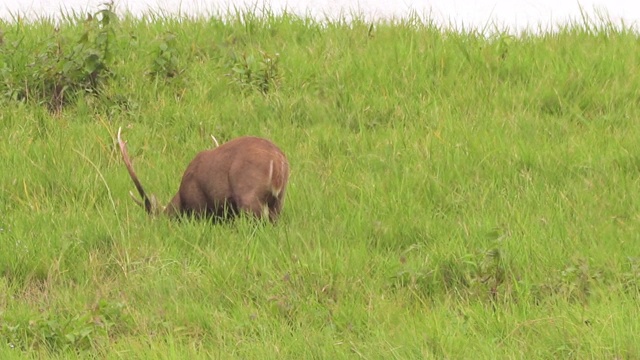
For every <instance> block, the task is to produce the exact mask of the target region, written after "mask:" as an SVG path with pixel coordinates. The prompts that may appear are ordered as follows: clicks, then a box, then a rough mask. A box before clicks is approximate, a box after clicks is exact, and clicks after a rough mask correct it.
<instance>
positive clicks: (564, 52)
mask: <svg viewBox="0 0 640 360" xmlns="http://www.w3.org/2000/svg"><path fill="white" fill-rule="evenodd" d="M0 27H1V28H2V32H3V34H2V43H1V45H0V79H1V81H0V108H1V110H0V133H1V134H2V141H0V169H1V170H0V357H2V358H3V359H4V358H16V359H17V358H24V357H26V356H28V357H33V358H42V357H44V356H48V357H58V358H70V357H76V356H77V357H87V356H89V355H98V356H99V357H100V358H107V359H117V358H124V359H136V358H139V359H154V358H159V359H178V358H243V359H247V358H255V359H268V358H278V359H281V358H291V359H302V358H323V359H324V358H327V359H330V358H366V359H383V358H384V359H389V358H399V359H407V358H452V359H460V358H487V359H492V358H524V357H526V358H554V359H555V358H579V359H583V358H609V359H613V358H617V359H635V358H639V357H640V345H639V343H638V339H637V334H638V332H639V331H640V320H639V319H640V309H639V307H638V297H639V295H640V208H639V207H640V195H639V192H638V188H639V186H640V178H639V176H638V175H639V174H640V147H638V139H639V138H640V126H638V125H639V123H638V118H640V93H639V90H638V89H639V85H640V71H639V69H640V42H638V35H637V34H635V33H633V32H631V31H628V30H625V29H616V28H615V27H613V26H612V25H610V24H607V23H606V22H605V23H600V22H592V21H590V20H588V19H587V20H585V21H584V22H583V23H576V24H573V25H570V26H567V27H565V28H563V29H562V30H560V31H558V32H556V33H553V34H551V33H547V34H537V35H534V34H522V35H520V36H517V37H513V36H509V35H507V34H506V33H505V34H499V33H498V34H496V35H492V36H488V37H487V36H483V35H482V34H480V33H474V32H467V33H455V32H452V31H449V30H446V29H440V28H438V27H437V26H435V25H433V24H429V23H424V22H422V21H420V20H418V19H406V20H399V21H395V22H392V23H376V24H370V23H366V22H363V21H358V20H356V21H354V22H351V23H346V22H341V21H334V22H330V23H320V22H316V21H313V20H310V19H307V18H300V17H296V16H292V15H278V16H275V15H270V14H254V13H251V12H247V13H237V14H235V15H234V16H231V17H230V18H228V19H226V20H224V21H223V20H222V19H221V18H202V19H177V18H170V17H162V16H149V17H147V18H145V19H133V18H127V17H121V18H118V17H117V16H116V15H115V14H114V13H112V12H111V10H110V9H109V8H105V9H103V10H102V11H101V12H98V13H96V14H94V15H93V16H92V17H91V18H86V19H85V18H84V17H83V18H80V17H69V18H67V19H66V20H64V21H63V22H62V23H61V24H59V25H57V26H56V25H54V24H53V23H52V22H51V21H48V20H46V19H40V20H37V21H35V22H24V21H13V22H10V23H0ZM119 127H122V128H123V136H124V137H125V138H126V139H127V140H128V143H129V151H130V153H131V156H132V158H133V160H134V165H135V166H136V169H137V172H138V174H139V176H140V178H141V180H142V181H143V183H144V184H145V186H146V187H147V189H148V190H149V191H151V192H154V193H156V194H157V195H158V197H159V198H160V199H162V200H163V201H168V200H169V199H170V197H171V196H172V195H173V194H174V193H175V192H176V190H177V188H178V185H179V181H180V177H181V174H182V171H183V170H184V168H185V167H186V164H187V163H188V162H189V161H190V160H191V159H192V158H193V156H194V155H195V154H196V153H197V152H198V151H200V150H202V149H205V148H208V147H211V146H212V144H211V139H210V135H211V134H213V135H215V136H216V138H217V139H219V140H221V141H226V140H229V139H231V138H233V137H236V136H240V135H246V134H252V135H258V136H263V137H267V138H270V139H271V140H273V141H274V142H275V143H277V144H278V145H279V146H280V147H281V148H282V149H283V150H284V151H285V152H286V153H287V155H288V157H289V161H290V163H291V167H292V175H291V179H290V185H289V189H288V195H287V196H288V197H287V200H286V204H285V208H284V211H283V214H282V218H281V221H280V222H279V223H278V224H277V225H275V226H271V225H264V226H256V225H255V224H252V223H251V222H250V221H246V220H245V219H240V220H239V221H237V222H235V223H232V224H223V225H211V224H209V223H206V222H201V221H194V220H189V219H186V220H185V221H182V222H173V221H169V220H167V219H164V218H154V219H151V218H148V217H147V215H146V214H145V213H144V211H143V210H142V209H140V208H138V207H137V206H136V205H135V204H134V203H133V202H132V201H131V199H129V196H128V192H129V191H130V190H133V189H134V188H133V184H132V183H131V181H130V179H129V177H128V174H127V172H126V169H125V167H124V165H123V163H122V161H121V159H120V154H119V152H118V149H117V147H116V144H115V140H114V139H115V133H116V131H117V129H118V128H119Z"/></svg>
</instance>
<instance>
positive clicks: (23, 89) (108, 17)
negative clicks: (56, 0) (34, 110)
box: [0, 2, 118, 112]
mask: <svg viewBox="0 0 640 360" xmlns="http://www.w3.org/2000/svg"><path fill="white" fill-rule="evenodd" d="M102 6H103V7H104V8H103V9H101V10H99V11H97V12H96V13H95V14H94V15H93V16H92V15H89V16H88V17H87V18H86V20H84V31H83V32H82V34H81V35H80V37H79V38H78V39H77V40H75V41H69V39H67V38H65V37H64V36H63V35H62V34H61V32H60V29H59V28H55V29H54V33H53V35H52V36H51V37H50V38H49V39H47V41H46V42H45V43H44V45H43V46H42V49H41V50H38V51H37V52H36V53H35V54H33V55H30V54H28V52H29V49H27V48H25V47H23V46H22V41H21V40H18V41H15V42H11V43H10V44H7V45H6V46H3V47H2V50H1V52H0V57H1V58H2V61H1V62H0V64H1V65H2V66H1V68H0V69H1V70H0V76H2V84H3V86H4V89H3V91H2V92H3V94H4V95H5V98H8V99H11V100H20V101H29V100H33V101H35V102H37V103H41V104H46V105H47V106H48V108H49V109H50V110H51V111H53V112H59V111H60V110H61V109H62V108H63V107H64V106H65V105H66V104H67V103H69V102H70V100H71V99H72V98H74V97H75V96H76V95H77V94H79V93H81V92H85V93H89V94H97V93H98V92H99V90H100V86H101V84H102V83H103V82H104V81H105V80H106V79H107V78H108V77H109V75H110V74H111V72H110V64H111V62H112V59H113V54H112V50H111V47H112V43H113V42H114V39H115V35H116V32H115V27H114V24H115V23H116V22H117V20H118V19H117V16H116V14H115V12H114V5H113V3H112V2H109V3H104V4H103V5H102ZM69 44H71V45H69ZM13 57H17V58H20V59H25V60H26V58H29V57H31V59H30V60H28V61H12V60H11V58H13ZM20 67H22V68H20Z"/></svg>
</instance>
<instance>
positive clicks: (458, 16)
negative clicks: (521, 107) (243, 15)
mask: <svg viewBox="0 0 640 360" xmlns="http://www.w3.org/2000/svg"><path fill="white" fill-rule="evenodd" d="M104 1H105V0H0V18H4V19H10V18H11V15H10V14H12V13H13V14H16V13H18V14H22V15H26V16H27V17H33V16H34V15H35V16H36V17H38V16H40V17H42V16H47V17H55V16H57V15H59V14H60V9H66V10H67V11H70V10H71V9H73V10H76V11H78V10H85V11H86V10H87V9H88V10H89V11H91V12H94V11H95V10H97V9H98V6H99V5H100V4H101V3H102V2H104ZM265 3H266V4H270V6H269V7H270V8H271V9H272V10H273V11H275V12H279V11H281V10H282V9H285V8H286V9H288V10H289V11H291V12H295V13H297V14H301V15H305V14H307V15H312V16H314V17H319V18H323V17H324V16H325V15H328V16H329V17H336V16H338V15H340V14H341V13H347V14H348V13H349V11H350V10H356V11H357V12H359V13H362V14H364V15H365V16H366V17H367V18H374V19H375V18H384V17H402V16H406V15H407V14H409V12H410V11H412V10H413V11H416V12H417V13H418V14H419V15H428V14H430V17H431V18H432V19H434V20H435V21H436V22H437V23H439V24H442V25H448V24H455V25H457V26H458V27H459V26H461V25H463V24H464V26H465V27H473V28H483V27H484V26H486V25H487V24H491V23H495V24H497V25H499V26H500V27H501V28H502V27H509V28H511V29H514V30H519V29H522V28H525V27H527V26H529V27H532V28H534V29H535V28H537V26H538V25H541V26H542V27H543V28H544V29H549V27H551V26H552V25H554V24H558V23H562V22H566V21H567V20H568V19H574V20H577V19H580V7H582V9H583V10H584V11H585V12H586V13H588V14H595V13H596V12H601V13H605V14H607V15H608V17H609V19H611V20H612V21H614V22H616V23H619V22H620V21H621V20H622V21H624V22H625V23H626V24H627V25H630V26H634V27H635V28H636V29H637V28H638V25H639V24H640V1H633V0H599V1H598V0H298V1H296V0H270V1H269V0H116V4H117V7H118V8H119V9H120V10H125V9H126V10H129V11H130V12H132V13H133V14H140V13H143V12H145V11H148V10H150V9H151V10H155V11H158V10H162V11H163V12H166V13H176V12H178V11H181V12H182V13H187V14H210V13H216V12H218V11H219V10H225V9H228V8H230V7H231V8H233V7H234V6H236V7H240V8H244V7H247V6H249V7H250V6H252V4H253V6H255V5H256V4H257V6H258V8H260V7H262V5H263V4H265Z"/></svg>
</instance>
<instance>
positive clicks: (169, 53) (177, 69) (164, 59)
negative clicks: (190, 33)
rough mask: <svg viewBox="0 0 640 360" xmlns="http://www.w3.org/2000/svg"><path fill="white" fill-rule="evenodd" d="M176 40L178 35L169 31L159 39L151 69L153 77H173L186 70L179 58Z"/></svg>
mask: <svg viewBox="0 0 640 360" xmlns="http://www.w3.org/2000/svg"><path fill="white" fill-rule="evenodd" d="M176 41H177V40H176V35H175V34H174V33H172V32H167V33H166V34H164V35H163V36H162V37H161V38H160V39H158V46H157V48H156V50H155V54H154V58H153V63H152V64H151V71H150V74H151V75H152V76H153V77H156V78H157V77H164V78H173V77H176V76H178V75H180V74H182V73H183V72H184V70H183V69H181V66H180V61H179V59H178V50H177V49H176Z"/></svg>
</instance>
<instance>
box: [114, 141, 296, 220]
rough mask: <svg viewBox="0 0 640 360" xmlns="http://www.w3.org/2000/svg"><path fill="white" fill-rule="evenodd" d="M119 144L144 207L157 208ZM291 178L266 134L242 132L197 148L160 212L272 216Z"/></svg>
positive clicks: (287, 167) (203, 215)
mask: <svg viewBox="0 0 640 360" xmlns="http://www.w3.org/2000/svg"><path fill="white" fill-rule="evenodd" d="M118 143H119V145H120V150H121V152H122V157H123V160H124V162H125V165H126V166H127V169H128V170H129V175H131V179H132V180H133V182H134V184H135V185H136V188H137V189H138V192H139V193H140V195H141V196H142V199H143V201H144V205H145V209H146V210H147V212H149V213H155V212H158V211H157V210H156V209H155V205H154V204H153V203H154V202H155V201H154V200H155V199H154V198H153V196H152V197H151V198H150V197H148V196H147V195H146V193H145V192H144V189H143V188H142V185H140V181H138V178H137V176H136V175H135V172H134V171H133V167H132V166H131V161H130V159H129V156H128V154H127V149H126V145H125V143H124V142H123V141H122V140H121V139H120V131H118ZM288 179H289V163H288V161H287V158H286V156H285V155H284V153H283V152H282V151H281V150H280V149H279V148H278V147H277V146H276V145H274V144H273V143H272V142H270V141H269V140H266V139H262V138H258V137H252V136H244V137H240V138H236V139H234V140H231V141H229V142H227V143H225V144H222V145H220V146H219V147H217V148H214V149H211V150H205V151H202V152H200V153H198V154H197V155H196V156H195V158H194V159H193V160H192V161H191V163H189V165H188V166H187V169H186V170H185V172H184V175H183V176H182V181H181V183H180V188H179V190H178V192H177V193H176V194H175V195H174V197H173V199H171V201H170V202H169V204H168V205H167V206H166V207H165V208H164V210H163V212H164V213H165V214H167V215H168V216H170V217H175V216H178V215H182V214H189V215H194V216H198V217H213V218H232V217H234V216H236V215H237V214H238V213H239V212H240V211H243V212H246V213H248V214H251V215H253V216H254V217H256V218H258V219H262V218H264V217H266V216H268V217H269V219H270V220H271V221H276V220H277V218H278V216H279V214H280V212H281V211H282V206H283V204H284V197H285V192H286V187H287V181H288Z"/></svg>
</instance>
